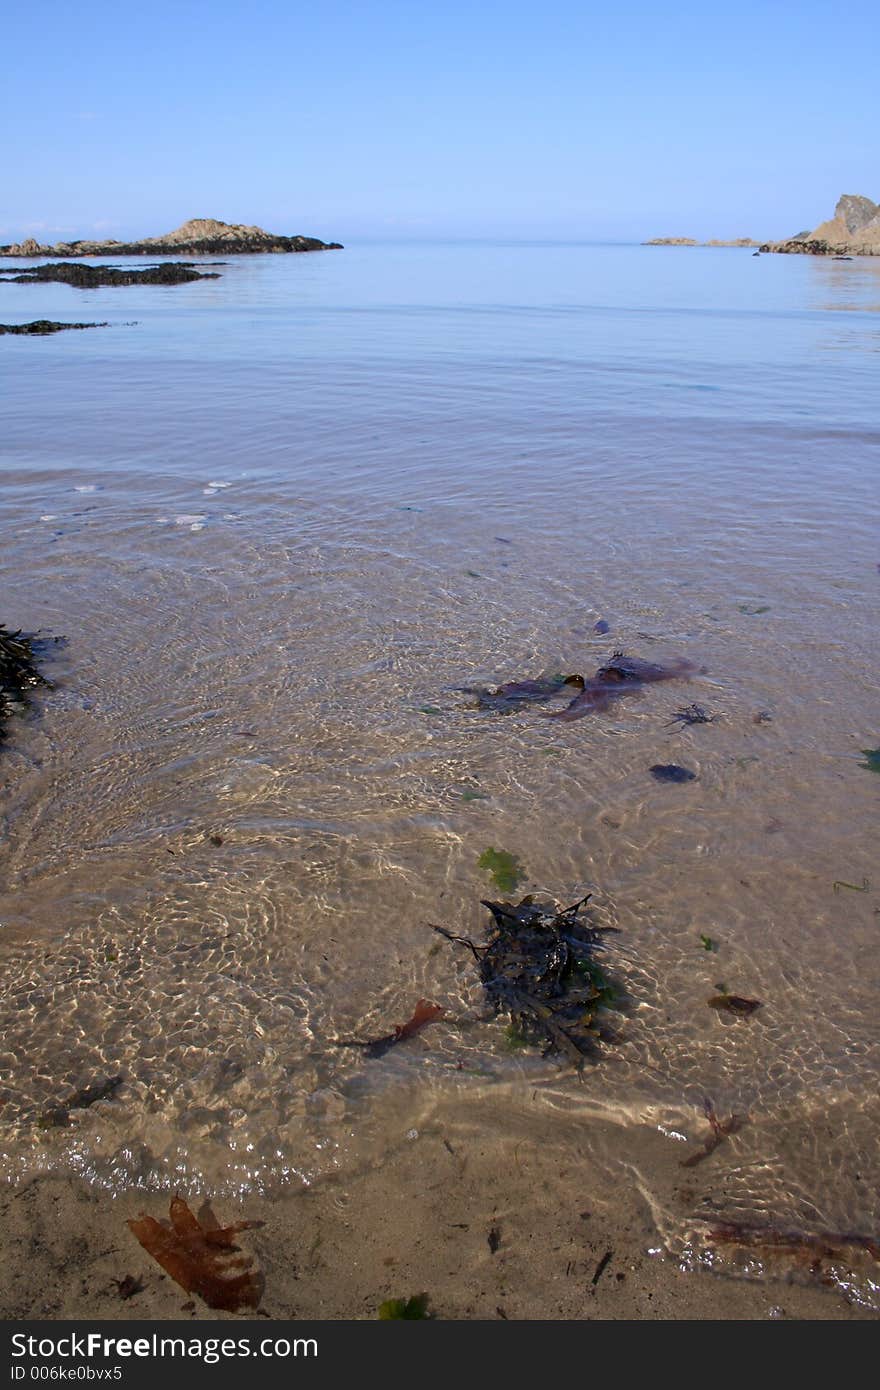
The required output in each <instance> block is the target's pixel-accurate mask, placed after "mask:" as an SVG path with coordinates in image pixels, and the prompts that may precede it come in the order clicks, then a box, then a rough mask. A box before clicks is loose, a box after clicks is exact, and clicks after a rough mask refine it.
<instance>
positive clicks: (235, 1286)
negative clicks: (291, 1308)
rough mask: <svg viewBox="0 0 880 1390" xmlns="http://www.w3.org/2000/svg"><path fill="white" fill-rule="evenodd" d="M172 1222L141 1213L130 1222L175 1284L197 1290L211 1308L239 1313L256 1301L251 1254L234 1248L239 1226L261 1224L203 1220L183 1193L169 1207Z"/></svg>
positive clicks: (257, 1292)
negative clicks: (214, 1224)
mask: <svg viewBox="0 0 880 1390" xmlns="http://www.w3.org/2000/svg"><path fill="white" fill-rule="evenodd" d="M169 1216H170V1218H171V1227H170V1228H169V1227H168V1226H165V1225H163V1224H162V1223H161V1222H159V1221H156V1220H154V1218H153V1217H152V1216H144V1215H142V1216H141V1217H140V1219H139V1220H137V1221H129V1222H128V1226H129V1229H130V1230H131V1232H132V1234H133V1235H134V1236H135V1237H136V1238H137V1239H138V1240H139V1241H140V1243H141V1245H142V1246H143V1247H144V1249H145V1250H146V1251H147V1253H148V1254H149V1255H152V1257H153V1259H154V1260H155V1261H156V1262H157V1264H160V1265H161V1266H162V1268H163V1269H164V1270H165V1272H166V1273H167V1274H170V1275H171V1278H172V1279H173V1280H174V1281H175V1283H177V1284H179V1285H180V1287H181V1288H182V1289H185V1290H186V1292H187V1293H195V1294H198V1295H199V1297H200V1298H202V1299H204V1301H205V1303H207V1305H208V1307H209V1308H222V1309H223V1310H224V1311H225V1312H227V1313H238V1312H240V1311H241V1309H242V1308H256V1306H257V1304H258V1303H259V1301H260V1277H259V1275H258V1274H257V1273H256V1271H255V1270H253V1269H252V1268H251V1266H252V1264H253V1259H252V1258H251V1256H250V1255H241V1254H237V1253H233V1252H236V1251H237V1250H238V1246H237V1245H236V1244H235V1237H236V1236H237V1235H238V1233H239V1231H248V1230H251V1229H252V1228H253V1227H254V1226H256V1225H259V1224H260V1223H259V1222H255V1221H237V1222H236V1223H235V1224H234V1225H232V1226H218V1227H216V1228H213V1229H212V1228H211V1227H209V1226H207V1225H203V1224H202V1222H200V1221H199V1218H198V1217H197V1216H195V1215H194V1214H193V1213H192V1212H191V1211H190V1209H189V1207H188V1206H187V1204H186V1202H185V1201H184V1200H183V1198H182V1197H174V1198H173V1199H172V1202H171V1207H170V1211H169Z"/></svg>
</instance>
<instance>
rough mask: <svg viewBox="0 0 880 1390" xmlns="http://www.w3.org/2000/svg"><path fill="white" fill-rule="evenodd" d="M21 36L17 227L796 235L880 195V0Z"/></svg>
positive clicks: (12, 90)
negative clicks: (841, 207) (199, 221)
mask: <svg viewBox="0 0 880 1390" xmlns="http://www.w3.org/2000/svg"><path fill="white" fill-rule="evenodd" d="M0 42H2V45H3V53H4V57H3V78H2V84H0V119H2V125H0V130H2V150H3V154H2V161H0V241H7V240H11V239H17V238H18V237H20V236H23V235H36V236H37V237H38V238H41V239H57V238H58V237H65V236H77V235H78V236H94V235H96V234H97V235H101V236H116V237H126V236H137V235H150V234H155V233H158V232H161V231H167V230H170V229H171V228H172V227H175V226H177V225H178V224H179V223H180V222H182V221H184V220H185V219H186V218H188V217H193V216H214V217H219V218H221V219H223V220H224V221H230V222H238V221H243V222H245V221H246V222H256V223H259V224H260V225H262V226H265V227H268V228H269V229H271V230H273V231H284V232H288V233H292V232H305V233H307V234H313V235H316V236H321V237H324V238H326V239H331V238H333V239H339V240H341V241H346V240H352V239H356V238H359V237H376V236H385V235H391V236H401V237H409V236H452V237H456V236H463V237H467V236H493V235H506V236H511V237H530V236H546V237H575V238H584V239H601V238H606V237H607V238H611V239H623V240H627V239H633V240H638V239H640V238H642V237H645V236H651V235H655V234H656V235H665V234H682V235H688V234H690V235H694V236H697V237H709V236H738V235H754V236H765V235H768V236H776V235H786V234H793V233H795V232H798V231H801V230H802V229H804V228H807V227H812V226H815V225H816V223H818V222H819V221H821V220H822V219H823V218H824V217H826V216H830V215H831V212H832V209H833V206H834V203H835V201H836V199H837V197H838V195H839V194H840V193H842V192H848V193H864V194H867V195H868V196H869V197H873V198H874V199H876V200H880V140H878V56H880V0H871V2H870V3H868V2H867V0H851V3H848V4H846V5H844V6H840V7H836V6H832V5H831V4H830V3H828V2H827V0H824V2H823V3H818V2H817V0H739V3H736V0H733V3H729V4H727V5H725V6H723V7H722V6H719V5H718V4H716V3H714V0H701V3H698V4H697V3H691V2H690V0H687V3H679V2H678V0H665V3H664V0H651V3H648V0H601V3H594V0H582V3H573V0H551V2H549V3H548V2H547V0H545V3H540V0H469V3H462V2H461V0H446V3H443V4H440V3H436V0H422V3H419V0H363V2H362V3H353V0H318V3H316V4H314V5H311V4H310V3H309V0H306V2H305V3H299V4H293V3H289V0H288V3H283V4H282V3H276V2H275V0H254V3H251V4H245V3H241V2H240V0H211V3H187V2H186V0H180V3H177V4H168V3H165V0H158V3H155V4H151V5H141V6H137V7H136V8H135V7H131V6H123V7H119V6H116V7H107V6H100V5H98V6H93V7H92V8H91V9H88V8H86V9H83V8H82V7H81V6H73V5H71V4H70V3H69V0H65V3H63V4H62V3H57V0H47V2H46V3H43V4H40V5H37V6H24V5H14V6H12V5H10V6H7V7H6V8H5V10H4V14H3V19H2V24H0Z"/></svg>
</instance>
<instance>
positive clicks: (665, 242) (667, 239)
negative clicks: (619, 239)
mask: <svg viewBox="0 0 880 1390" xmlns="http://www.w3.org/2000/svg"><path fill="white" fill-rule="evenodd" d="M642 245H643V246H758V245H760V243H759V242H757V241H753V240H752V238H751V237H750V236H740V237H736V238H735V239H734V240H733V241H717V240H713V241H697V240H696V239H695V238H694V237H692V236H654V237H651V240H650V241H643V242H642Z"/></svg>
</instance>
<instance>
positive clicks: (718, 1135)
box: [681, 1097, 743, 1168]
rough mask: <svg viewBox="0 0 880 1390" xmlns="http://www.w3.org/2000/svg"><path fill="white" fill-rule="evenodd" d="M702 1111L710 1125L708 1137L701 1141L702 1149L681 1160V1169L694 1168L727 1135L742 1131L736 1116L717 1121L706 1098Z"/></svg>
mask: <svg viewBox="0 0 880 1390" xmlns="http://www.w3.org/2000/svg"><path fill="white" fill-rule="evenodd" d="M703 1110H704V1111H705V1114H706V1119H707V1120H708V1121H709V1125H710V1129H709V1134H708V1137H707V1138H706V1139H704V1140H703V1144H702V1147H701V1148H699V1149H698V1150H697V1151H696V1153H692V1154H691V1156H690V1158H685V1159H682V1162H681V1167H682V1168H696V1166H697V1164H698V1163H702V1162H703V1159H704V1158H708V1157H709V1155H710V1154H713V1153H714V1152H715V1150H716V1149H717V1148H718V1145H719V1144H721V1143H723V1141H724V1140H725V1139H726V1138H727V1136H728V1134H736V1132H737V1130H739V1129H742V1125H743V1121H742V1120H741V1119H740V1118H739V1116H738V1115H731V1116H730V1119H728V1120H719V1118H718V1116H717V1115H716V1114H715V1107H714V1105H713V1104H712V1102H711V1100H709V1098H708V1097H707V1098H706V1099H705V1100H704V1101H703Z"/></svg>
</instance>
